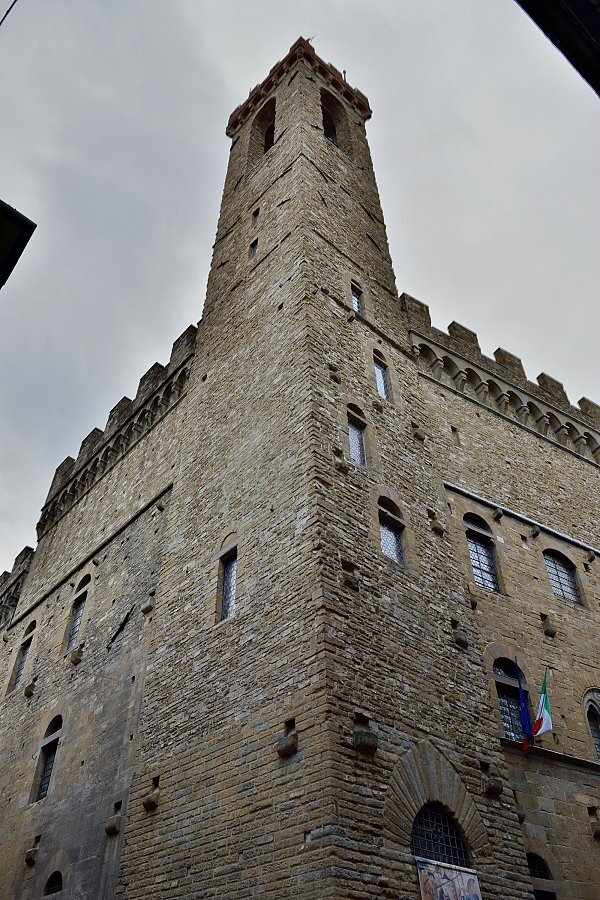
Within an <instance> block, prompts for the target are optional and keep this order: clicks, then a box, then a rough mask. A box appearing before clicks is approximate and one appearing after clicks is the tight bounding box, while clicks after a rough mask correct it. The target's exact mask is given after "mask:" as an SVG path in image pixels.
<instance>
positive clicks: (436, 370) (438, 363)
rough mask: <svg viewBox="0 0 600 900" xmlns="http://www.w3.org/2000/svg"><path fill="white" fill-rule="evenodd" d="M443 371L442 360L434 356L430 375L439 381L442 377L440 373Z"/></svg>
mask: <svg viewBox="0 0 600 900" xmlns="http://www.w3.org/2000/svg"><path fill="white" fill-rule="evenodd" d="M443 371H444V360H443V359H440V358H439V356H436V358H435V359H434V361H433V362H432V363H431V374H432V375H433V377H434V378H435V379H437V381H440V379H441V377H442V372H443Z"/></svg>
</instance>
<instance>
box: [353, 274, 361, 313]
mask: <svg viewBox="0 0 600 900" xmlns="http://www.w3.org/2000/svg"><path fill="white" fill-rule="evenodd" d="M350 293H351V294H352V309H353V310H354V312H356V313H358V314H359V315H362V311H363V292H362V288H361V287H360V285H358V284H357V283H356V282H355V281H353V282H352V284H351V285H350Z"/></svg>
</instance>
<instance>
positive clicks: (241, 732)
mask: <svg viewBox="0 0 600 900" xmlns="http://www.w3.org/2000/svg"><path fill="white" fill-rule="evenodd" d="M370 115H371V110H370V108H369V104H368V101H367V98H366V97H365V96H364V95H363V94H361V93H360V91H358V90H356V89H354V88H352V87H350V85H348V84H347V83H346V81H345V80H344V78H343V77H342V75H341V74H340V73H339V72H338V71H337V70H336V69H334V68H333V67H332V66H331V65H329V64H326V63H324V62H323V61H322V60H320V59H319V58H318V56H316V55H315V52H314V50H313V49H312V47H311V46H310V45H309V44H308V43H307V42H306V41H304V40H302V39H301V40H299V41H297V42H296V44H294V46H293V47H292V48H291V50H290V52H289V54H288V55H287V56H286V57H285V59H284V60H283V61H282V62H280V63H278V64H277V65H276V66H275V67H274V68H273V69H272V70H271V72H270V73H269V75H268V77H267V78H266V79H265V81H264V82H263V83H262V84H260V85H259V86H258V87H256V88H255V89H254V90H253V91H252V92H251V94H250V96H249V97H248V99H247V100H246V102H245V103H243V104H242V105H241V106H240V107H238V108H237V109H236V110H235V111H234V113H233V114H232V116H231V118H230V119H229V124H228V127H227V134H228V135H229V137H230V138H231V155H230V161H229V169H228V172H227V178H226V183H225V190H224V194H223V203H222V208H221V215H220V219H219V224H218V229H217V237H216V241H215V245H214V255H213V261H212V268H211V272H210V277H209V282H208V291H207V297H206V305H205V309H204V316H203V319H202V321H201V323H200V325H199V327H198V329H196V328H194V327H190V328H189V329H188V330H187V331H186V332H185V333H184V334H183V335H181V337H180V338H178V340H177V341H175V344H174V345H173V352H172V355H171V358H170V360H169V362H168V364H167V365H166V366H162V365H159V364H156V365H154V366H153V367H152V368H151V369H150V370H149V371H148V372H147V373H146V374H145V375H144V376H143V377H142V379H141V381H140V385H139V390H138V392H137V394H136V396H135V398H134V399H133V400H130V399H128V398H123V399H122V400H121V401H120V402H119V403H117V405H116V406H115V407H114V409H113V410H112V411H111V412H110V415H109V417H108V422H107V424H106V427H105V429H104V430H103V431H100V430H97V429H96V430H94V431H93V432H92V433H91V434H89V435H88V436H87V437H86V438H85V440H84V441H83V443H82V445H81V449H80V451H79V455H78V457H77V459H71V458H68V459H66V460H65V461H64V462H63V463H61V465H60V466H59V467H58V469H57V471H56V475H55V478H54V481H53V483H52V486H51V488H50V492H49V494H48V499H47V501H46V503H45V505H44V508H43V510H42V514H41V519H40V522H39V525H38V534H39V544H38V548H37V550H36V551H35V554H34V552H33V551H32V550H30V549H29V548H27V549H26V550H24V551H23V552H22V553H21V554H20V555H19V557H18V558H17V560H16V563H15V568H14V570H13V572H12V573H10V574H8V573H5V574H4V575H3V576H2V579H1V580H0V610H1V616H2V622H3V640H2V643H1V644H0V659H1V669H0V677H1V681H0V687H1V698H0V710H1V721H2V726H1V727H2V741H1V750H0V761H1V765H0V782H1V795H0V797H1V798H0V804H1V806H0V823H1V824H0V895H1V896H2V897H5V898H13V897H15V898H37V897H42V896H46V895H51V894H53V893H56V894H59V895H60V896H62V897H65V898H67V897H68V898H78V900H79V898H87V900H92V898H94V900H95V898H111V897H115V896H122V897H124V898H128V900H142V898H165V900H166V898H170V900H180V898H201V897H202V898H207V897H219V898H231V900H232V898H238V900H243V898H249V897H254V896H258V895H263V894H264V895H266V896H269V897H273V898H280V900H284V898H291V897H294V898H306V900H308V898H325V897H330V898H338V900H347V898H369V897H389V898H403V900H409V898H410V900H412V898H417V897H419V896H421V894H420V891H422V892H423V894H422V895H423V897H426V898H427V897H434V896H436V897H441V896H442V894H441V893H439V889H438V888H437V887H436V888H435V889H434V888H433V887H432V885H433V882H434V880H435V878H442V879H443V880H444V883H445V884H446V885H447V888H446V893H444V895H443V896H444V897H447V898H450V897H452V898H453V897H455V896H456V897H459V896H460V897H464V898H467V897H468V898H469V900H473V898H475V897H478V896H480V895H481V896H482V897H484V898H497V900H507V898H510V900H526V898H527V900H531V898H533V897H534V896H535V897H537V898H542V900H543V898H552V897H557V898H581V900H584V898H585V900H594V898H595V900H598V897H600V886H599V879H598V864H599V861H600V817H599V807H600V793H599V784H600V759H599V757H600V671H599V665H598V622H599V619H600V562H599V561H598V560H597V558H596V555H597V553H598V552H599V551H598V550H597V549H596V548H598V546H599V545H600V535H599V534H598V513H597V509H598V507H597V503H596V497H597V489H598V469H599V466H600V408H599V407H598V406H596V405H595V404H594V403H592V402H590V401H589V400H585V399H584V400H581V401H580V404H579V406H578V407H574V406H572V405H570V403H569V401H568V399H567V397H566V395H565V393H564V391H563V388H562V386H561V384H560V383H559V382H558V381H555V380H554V379H553V378H550V377H549V376H547V375H540V377H539V378H538V381H537V384H533V383H531V382H529V381H527V380H526V377H525V374H524V371H523V367H522V365H521V362H520V360H519V359H517V358H516V357H514V356H512V355H511V354H510V353H508V352H506V351H505V350H498V351H496V353H495V354H494V359H490V358H488V357H486V356H484V355H482V353H481V351H480V348H479V346H478V342H477V337H476V335H475V334H474V333H473V332H471V331H469V330H468V329H467V328H465V327H463V326H462V325H458V324H457V323H452V324H451V325H450V326H449V328H448V333H445V332H442V331H439V330H437V329H435V328H433V327H432V326H431V323H430V319H429V314H428V310H427V307H425V306H423V305H422V304H421V303H419V302H418V301H417V300H414V299H413V298H412V297H409V296H407V295H405V294H403V295H401V296H398V294H397V291H396V287H395V281H394V273H393V270H392V264H391V260H390V256H389V252H388V245H387V239H386V232H385V226H384V222H383V218H382V212H381V207H380V202H379V196H378V192H377V186H376V183H375V177H374V174H373V168H372V164H371V159H370V154H369V148H368V144H367V139H366V134H365V122H366V120H367V119H368V118H369V116H370ZM515 659H516V660H517V663H518V667H519V669H520V671H521V672H522V679H523V688H524V691H525V692H526V693H527V692H528V693H529V697H530V705H531V707H532V709H533V708H534V707H535V706H536V704H537V697H538V692H539V688H540V684H541V682H542V679H543V676H544V672H545V671H546V669H547V676H548V677H547V681H548V687H549V692H550V703H551V708H552V716H553V722H554V727H553V730H552V731H551V732H547V733H546V734H544V735H543V737H541V738H539V739H538V740H536V743H535V746H534V749H533V750H532V752H531V753H530V754H529V755H528V756H525V755H524V754H523V752H522V749H521V738H522V734H521V723H520V719H519V693H518V685H517V681H516V676H517V668H516V664H515ZM423 858H425V859H429V860H432V861H433V862H432V863H431V864H430V870H431V876H429V875H427V871H426V869H425V868H423V867H424V866H425V864H424V863H421V864H420V865H421V867H422V869H423V874H422V875H421V877H420V876H419V873H418V864H417V859H423ZM435 863H438V864H439V865H438V866H437V868H436V866H435V865H434V864H435ZM459 883H460V884H461V885H462V888H461V890H460V891H458V890H455V889H454V888H453V887H452V886H451V885H452V884H454V885H455V887H456V886H457V885H458V884H459ZM420 885H421V886H420ZM453 890H454V893H452V891H453ZM434 891H435V893H434ZM479 891H480V892H481V893H480V894H479Z"/></svg>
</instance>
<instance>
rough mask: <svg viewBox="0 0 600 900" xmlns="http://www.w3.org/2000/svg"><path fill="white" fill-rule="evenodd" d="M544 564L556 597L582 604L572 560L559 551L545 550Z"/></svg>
mask: <svg viewBox="0 0 600 900" xmlns="http://www.w3.org/2000/svg"><path fill="white" fill-rule="evenodd" d="M544 563H545V566H546V572H547V573H548V579H549V581H550V585H551V587H552V592H553V594H554V596H555V597H560V598H561V599H562V600H570V601H571V602H572V603H581V594H580V592H579V587H578V585H577V570H576V568H575V566H574V565H573V563H572V562H571V560H570V559H567V557H566V556H564V555H563V554H562V553H559V552H558V551H557V550H544Z"/></svg>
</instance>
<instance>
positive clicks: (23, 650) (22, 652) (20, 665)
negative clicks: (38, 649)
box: [8, 619, 36, 691]
mask: <svg viewBox="0 0 600 900" xmlns="http://www.w3.org/2000/svg"><path fill="white" fill-rule="evenodd" d="M35 625H36V623H35V619H34V621H33V622H30V623H29V625H28V626H27V628H26V629H25V634H24V635H23V638H24V640H23V643H22V644H21V646H20V647H19V650H18V653H17V661H16V664H15V669H14V674H13V677H12V680H11V683H10V684H9V688H8V689H9V691H14V690H16V688H18V686H19V684H20V682H21V678H22V677H23V670H24V668H25V663H26V662H27V656H28V654H29V650H30V648H31V642H32V640H33V632H34V631H35Z"/></svg>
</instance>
